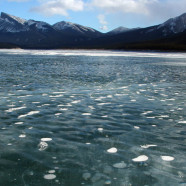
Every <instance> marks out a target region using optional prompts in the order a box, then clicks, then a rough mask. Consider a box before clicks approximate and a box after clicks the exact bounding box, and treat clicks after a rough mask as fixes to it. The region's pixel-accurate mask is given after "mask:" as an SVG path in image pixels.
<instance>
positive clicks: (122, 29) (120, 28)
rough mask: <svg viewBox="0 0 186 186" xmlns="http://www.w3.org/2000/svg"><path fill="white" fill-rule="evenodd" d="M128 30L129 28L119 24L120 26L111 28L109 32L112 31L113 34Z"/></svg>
mask: <svg viewBox="0 0 186 186" xmlns="http://www.w3.org/2000/svg"><path fill="white" fill-rule="evenodd" d="M129 30H130V29H129V28H126V27H123V26H120V27H118V28H116V29H114V30H112V31H111V32H112V33H113V34H119V33H122V32H126V31H129Z"/></svg>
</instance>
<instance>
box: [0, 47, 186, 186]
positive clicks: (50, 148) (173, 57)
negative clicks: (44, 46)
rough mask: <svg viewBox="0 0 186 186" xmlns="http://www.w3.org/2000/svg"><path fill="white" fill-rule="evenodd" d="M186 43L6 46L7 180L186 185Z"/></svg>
mask: <svg viewBox="0 0 186 186" xmlns="http://www.w3.org/2000/svg"><path fill="white" fill-rule="evenodd" d="M185 100H186V53H156V52H121V51H96V50H92V51H88V50H0V110H1V112H0V149H1V150H0V178H1V179H0V185H2V186H6V185H10V186H14V185H15V186H22V185H23V186H28V185H29V186H38V185H39V186H45V185H52V186H55V185H65V186H79V185H87V186H92V185H93V186H102V185H112V186H145V185H146V186H147V185H148V186H150V185H153V186H160V185H174V186H185V185H186V161H185V157H186V112H185V110H186V108H185Z"/></svg>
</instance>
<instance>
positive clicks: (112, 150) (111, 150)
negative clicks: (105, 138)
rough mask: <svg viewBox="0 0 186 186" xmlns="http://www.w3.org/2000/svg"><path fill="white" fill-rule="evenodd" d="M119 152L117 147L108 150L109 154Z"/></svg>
mask: <svg viewBox="0 0 186 186" xmlns="http://www.w3.org/2000/svg"><path fill="white" fill-rule="evenodd" d="M117 151H118V150H117V148H115V147H112V148H110V149H108V150H107V152H108V153H116V152H117Z"/></svg>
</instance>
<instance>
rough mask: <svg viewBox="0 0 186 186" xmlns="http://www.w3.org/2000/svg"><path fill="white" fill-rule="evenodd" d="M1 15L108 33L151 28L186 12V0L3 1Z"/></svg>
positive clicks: (0, 4)
mask: <svg viewBox="0 0 186 186" xmlns="http://www.w3.org/2000/svg"><path fill="white" fill-rule="evenodd" d="M0 11H1V12H6V13H9V14H12V15H15V16H18V17H21V18H25V19H35V20H40V21H45V22H47V23H50V24H54V23H56V22H59V21H63V20H64V21H70V22H74V23H78V24H81V25H84V26H89V27H92V28H95V29H97V30H99V31H102V32H107V31H109V30H112V29H114V28H116V27H119V26H124V27H128V28H134V27H147V26H151V25H155V24H159V23H162V22H164V21H165V20H167V19H169V18H171V17H175V16H178V15H181V14H182V13H185V12H186V0H0Z"/></svg>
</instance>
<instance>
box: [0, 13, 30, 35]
mask: <svg viewBox="0 0 186 186" xmlns="http://www.w3.org/2000/svg"><path fill="white" fill-rule="evenodd" d="M25 23H26V20H25V19H21V18H19V17H16V16H12V15H9V14H6V13H3V12H2V13H1V16H0V31H3V32H21V31H27V30H28V28H27V27H25V25H24V24H25Z"/></svg>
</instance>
